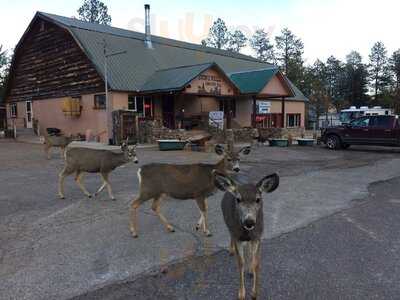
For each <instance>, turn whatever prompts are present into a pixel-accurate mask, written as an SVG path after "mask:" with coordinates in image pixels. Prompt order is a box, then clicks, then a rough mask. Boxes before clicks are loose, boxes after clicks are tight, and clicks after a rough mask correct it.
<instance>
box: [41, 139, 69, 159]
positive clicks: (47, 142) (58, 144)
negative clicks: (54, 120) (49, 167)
mask: <svg viewBox="0 0 400 300" xmlns="http://www.w3.org/2000/svg"><path fill="white" fill-rule="evenodd" d="M71 142H72V139H71V137H68V136H65V135H45V136H44V151H45V152H46V155H47V159H50V150H51V148H60V150H61V157H64V156H65V148H66V147H67V146H68V145H69V144H70V143H71Z"/></svg>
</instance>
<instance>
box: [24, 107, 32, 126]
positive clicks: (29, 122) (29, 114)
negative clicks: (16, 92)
mask: <svg viewBox="0 0 400 300" xmlns="http://www.w3.org/2000/svg"><path fill="white" fill-rule="evenodd" d="M32 118H33V111H32V101H26V115H25V121H26V128H32V127H33V122H32Z"/></svg>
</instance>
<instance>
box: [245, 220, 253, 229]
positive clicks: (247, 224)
mask: <svg viewBox="0 0 400 300" xmlns="http://www.w3.org/2000/svg"><path fill="white" fill-rule="evenodd" d="M255 226H256V221H254V220H253V219H246V220H244V228H246V229H247V230H253V229H254V227H255Z"/></svg>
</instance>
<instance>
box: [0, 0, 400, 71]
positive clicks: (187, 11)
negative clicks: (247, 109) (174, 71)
mask: <svg viewBox="0 0 400 300" xmlns="http://www.w3.org/2000/svg"><path fill="white" fill-rule="evenodd" d="M1 2H5V3H4V4H1ZM82 2H83V0H68V1H64V0H57V1H55V0H42V1H41V0H18V1H8V0H0V4H1V6H0V7H1V8H2V9H1V14H0V45H3V47H5V48H6V49H12V48H13V47H15V45H16V44H17V42H18V41H19V39H20V38H21V36H22V34H23V33H24V31H25V29H26V28H27V26H28V24H29V22H30V21H31V19H32V18H33V16H34V14H35V12H36V11H44V12H48V13H53V14H59V15H63V16H67V17H72V16H77V12H76V11H77V9H78V8H79V7H80V5H81V4H82ZM103 2H104V3H105V4H106V5H107V6H108V8H109V13H110V14H111V17H112V26H115V27H120V28H125V29H131V30H135V31H144V26H143V23H144V9H143V6H144V4H145V3H148V4H150V5H151V21H152V33H153V34H156V35H161V36H166V37H170V38H175V39H179V40H184V41H188V42H193V43H199V42H200V41H201V39H203V38H204V37H205V36H206V35H207V33H208V28H209V27H210V26H211V24H212V22H213V21H214V20H216V19H217V18H218V17H220V18H222V19H223V20H224V21H225V22H226V24H227V26H228V28H229V29H240V30H242V31H243V32H244V33H245V34H246V35H248V36H250V35H251V34H252V33H254V31H255V30H256V29H257V28H264V29H265V30H266V31H267V32H268V33H269V34H270V36H271V38H272V39H273V37H274V36H275V35H277V34H279V32H280V31H281V30H282V28H284V27H288V28H289V29H290V30H291V31H292V32H293V33H294V34H295V35H297V36H298V37H300V38H301V39H302V40H303V42H304V46H305V47H304V58H305V60H306V63H307V64H311V63H313V62H314V61H315V60H316V59H317V58H319V59H321V60H326V59H327V58H328V57H329V56H330V55H334V56H335V57H337V58H339V59H341V60H344V59H345V57H346V55H347V54H348V53H349V52H350V51H351V50H356V51H359V52H360V53H361V54H362V56H363V58H364V61H365V62H367V60H368V55H369V52H370V49H371V47H372V46H373V44H374V43H375V42H376V41H382V42H384V44H385V45H386V47H387V50H388V54H389V55H391V53H393V51H395V50H397V49H399V48H400V36H399V35H398V29H399V28H400V18H399V17H398V12H399V11H400V1H398V0H379V1H376V0H374V1H373V0H324V1H323V0H273V1H272V0H262V1H241V2H239V1H238V2H235V1H232V0H231V1H228V0H218V1H216V0H202V1H195V2H194V1H189V0H186V1H181V0H168V1H166V0H148V1H135V0H130V1H128V0H104V1H103ZM3 49H4V48H3ZM244 52H245V53H246V54H251V50H250V49H245V51H244Z"/></svg>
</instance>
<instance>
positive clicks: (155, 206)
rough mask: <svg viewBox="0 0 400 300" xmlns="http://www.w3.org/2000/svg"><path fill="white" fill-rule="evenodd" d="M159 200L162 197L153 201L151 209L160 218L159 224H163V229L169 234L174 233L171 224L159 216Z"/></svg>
mask: <svg viewBox="0 0 400 300" xmlns="http://www.w3.org/2000/svg"><path fill="white" fill-rule="evenodd" d="M161 200H162V196H159V197H158V198H155V199H154V200H153V204H152V205H151V209H152V210H153V211H154V212H155V213H156V214H157V216H158V217H159V218H160V221H161V223H163V224H164V226H165V228H166V229H167V230H168V231H169V232H175V229H174V227H173V226H172V225H171V224H169V222H168V220H167V219H166V218H165V217H164V216H163V215H162V214H161V211H160V210H161V209H160V205H161Z"/></svg>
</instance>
